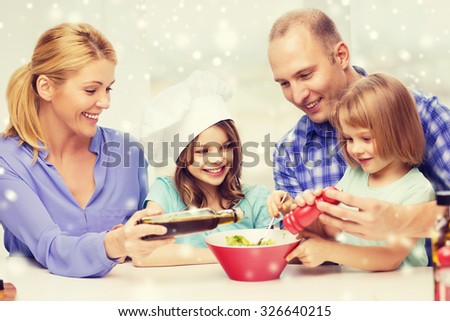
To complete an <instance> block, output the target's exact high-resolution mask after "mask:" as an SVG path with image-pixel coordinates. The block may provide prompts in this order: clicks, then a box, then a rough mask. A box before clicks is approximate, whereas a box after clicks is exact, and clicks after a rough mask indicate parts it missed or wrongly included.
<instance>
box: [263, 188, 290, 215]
mask: <svg viewBox="0 0 450 321" xmlns="http://www.w3.org/2000/svg"><path fill="white" fill-rule="evenodd" d="M286 193H287V192H285V191H281V190H280V191H273V192H272V193H270V194H269V196H267V201H266V205H267V210H268V211H269V214H270V216H271V217H278V216H280V215H279V212H281V213H282V214H283V215H285V214H287V213H289V212H290V210H291V205H292V204H293V202H294V200H293V199H292V198H291V197H290V196H289V195H287V196H286V198H285V199H284V202H283V203H281V201H282V200H283V197H284V196H285V194H286Z"/></svg>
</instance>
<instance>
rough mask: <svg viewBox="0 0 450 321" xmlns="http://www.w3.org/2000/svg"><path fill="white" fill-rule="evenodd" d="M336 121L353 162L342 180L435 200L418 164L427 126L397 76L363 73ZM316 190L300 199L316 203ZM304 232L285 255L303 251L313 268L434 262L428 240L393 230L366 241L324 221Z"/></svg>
mask: <svg viewBox="0 0 450 321" xmlns="http://www.w3.org/2000/svg"><path fill="white" fill-rule="evenodd" d="M331 122H332V124H333V126H334V127H336V129H337V131H338V133H339V137H340V138H341V140H342V141H343V144H344V150H343V153H344V156H345V158H346V160H347V162H348V163H349V165H350V167H349V168H348V169H347V170H346V172H345V174H344V176H343V177H342V178H341V180H340V181H339V182H338V184H337V186H336V187H338V188H339V189H341V190H343V191H345V192H348V193H351V194H355V195H360V196H365V197H372V198H378V199H382V200H386V201H390V202H394V203H399V204H418V203H423V202H427V201H430V200H432V199H434V191H433V188H432V186H431V184H430V183H429V182H428V180H427V179H426V178H425V177H424V176H423V175H422V173H421V172H419V170H418V169H417V168H416V166H418V165H419V164H420V163H421V162H422V158H423V152H424V146H425V140H424V134H423V130H422V126H421V123H420V120H419V117H418V114H417V109H416V106H415V104H414V100H413V98H412V97H411V95H410V93H409V91H408V89H407V88H406V87H405V86H404V85H403V84H402V83H401V82H400V81H399V80H397V79H395V78H393V77H391V76H388V75H385V74H373V75H370V76H368V77H365V78H361V79H360V80H359V81H357V82H356V83H355V84H354V85H352V86H351V87H350V88H349V89H348V91H347V92H346V93H345V94H344V95H343V97H342V98H341V100H340V101H339V102H338V103H337V104H336V108H335V110H334V114H333V116H332V118H331ZM321 192H322V191H321V190H317V191H315V193H314V195H315V196H319V195H320V194H321ZM314 195H313V193H312V192H311V191H305V192H304V193H303V196H298V197H297V199H296V201H297V204H298V205H299V206H304V205H305V204H306V203H308V204H313V201H314ZM301 235H302V236H303V237H304V238H305V240H304V241H303V242H302V243H301V244H300V245H299V246H298V247H297V248H296V249H294V250H293V251H292V252H291V253H290V254H289V255H288V256H287V258H286V259H287V260H290V259H293V258H294V257H298V259H299V260H300V261H301V262H302V263H303V264H304V265H305V266H308V267H315V266H318V265H320V264H322V263H324V262H326V261H330V262H334V263H338V264H342V265H346V266H350V267H353V268H357V269H362V270H369V271H389V270H394V269H396V268H397V267H399V266H400V265H408V266H426V265H427V261H428V259H427V254H426V250H425V247H424V239H411V238H406V237H403V236H401V235H392V236H391V237H390V238H389V239H387V240H385V241H373V240H365V239H362V238H358V237H355V236H353V235H350V234H346V233H341V232H340V231H336V230H332V229H330V228H329V227H325V226H324V225H322V224H321V223H320V222H319V221H318V220H316V221H315V222H314V223H313V224H312V225H311V226H309V227H308V228H307V229H306V230H305V231H302V233H301Z"/></svg>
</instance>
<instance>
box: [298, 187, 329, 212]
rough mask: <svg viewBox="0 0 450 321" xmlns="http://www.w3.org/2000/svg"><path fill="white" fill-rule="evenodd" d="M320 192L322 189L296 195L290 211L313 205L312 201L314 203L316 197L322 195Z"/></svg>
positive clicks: (308, 190)
mask: <svg viewBox="0 0 450 321" xmlns="http://www.w3.org/2000/svg"><path fill="white" fill-rule="evenodd" d="M322 192H323V189H321V188H317V189H316V190H315V191H312V190H310V189H307V190H305V191H303V193H301V194H298V195H297V196H296V197H295V200H294V202H293V203H292V205H291V208H290V210H291V211H292V210H293V209H295V208H296V207H297V206H300V207H303V206H306V205H314V201H315V199H316V197H318V196H320V195H322Z"/></svg>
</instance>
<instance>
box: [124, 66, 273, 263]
mask: <svg viewBox="0 0 450 321" xmlns="http://www.w3.org/2000/svg"><path fill="white" fill-rule="evenodd" d="M231 95H232V92H231V90H230V89H229V87H228V85H227V84H226V83H224V82H223V81H221V80H220V79H218V78H217V77H215V76H214V75H212V74H210V73H207V72H201V71H195V72H194V73H192V74H191V75H190V76H189V77H188V78H187V79H186V80H185V81H184V82H183V83H182V84H181V85H178V86H175V87H171V88H169V89H167V90H166V92H163V93H162V94H161V96H160V98H156V99H155V103H154V106H156V107H157V108H161V107H158V106H168V105H170V103H167V100H168V101H169V102H170V101H173V103H174V104H176V110H175V108H174V110H173V111H171V112H170V114H171V115H170V116H171V119H172V121H173V123H172V124H169V122H167V123H166V124H164V125H162V127H164V128H162V129H161V130H162V131H164V133H163V135H162V139H161V140H162V141H163V144H164V143H169V142H170V146H171V147H170V148H169V151H170V153H171V154H172V156H173V158H174V160H175V161H176V169H175V172H174V174H173V175H172V176H165V177H158V178H157V179H156V181H155V182H154V183H153V184H152V186H151V187H150V191H149V193H148V196H147V199H146V201H147V205H146V206H147V208H151V209H156V210H159V211H161V212H162V213H170V212H177V211H182V210H186V209H189V208H203V207H209V208H213V209H215V210H222V209H228V208H232V207H240V208H241V209H242V211H243V212H244V218H243V220H242V221H240V222H238V223H233V224H227V225H221V226H219V227H217V228H216V229H214V230H213V231H209V232H204V233H197V234H191V235H185V236H179V237H177V238H176V244H171V245H168V246H164V247H162V248H161V251H157V252H153V253H152V255H150V256H147V257H143V258H136V257H135V258H132V259H133V262H134V264H135V265H137V266H155V265H178V264H198V263H213V262H216V259H215V257H214V255H213V254H212V253H211V252H210V250H209V249H208V248H207V246H206V244H205V242H204V238H205V236H206V235H207V234H209V233H215V232H218V231H223V230H230V229H248V228H266V227H267V226H268V224H269V222H270V216H269V215H268V211H267V208H266V205H265V200H266V198H267V196H268V194H269V192H268V190H267V189H266V188H264V187H262V186H250V185H246V184H241V180H240V178H241V172H242V167H241V163H242V151H241V141H240V138H239V134H238V131H237V129H236V127H235V125H234V122H233V120H231V117H230V114H229V112H228V109H227V107H226V105H225V101H226V100H228V99H229V98H230V97H231ZM161 97H162V98H161ZM163 98H164V99H163ZM166 99H167V100H166ZM166 111H167V110H166ZM157 119H158V118H157ZM159 119H164V117H162V118H159ZM160 127H161V126H160ZM161 130H160V131H161ZM153 137H155V135H153ZM174 142H180V143H185V144H187V146H186V147H185V148H177V147H178V146H176V144H174ZM163 144H162V145H163ZM160 145H161V144H160ZM163 149H164V148H163ZM166 150H167V149H166Z"/></svg>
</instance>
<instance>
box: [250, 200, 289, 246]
mask: <svg viewBox="0 0 450 321" xmlns="http://www.w3.org/2000/svg"><path fill="white" fill-rule="evenodd" d="M288 195H289V194H288V192H286V193H284V195H283V198H282V199H281V204H283V203H284V201H285V200H286V198H287V196H288ZM278 214H279V215H281V216H283V214H282V213H281V212H280V211H278ZM274 221H275V216H274V217H272V219H271V220H270V223H269V226H267V229H266V232H265V233H264V235H263V237H261V238H260V239H259V241H258V243H256V245H261V243H262V241H263V240H264V239H265V238H266V236H267V234H269V231H270V229H271V228H272V225H273V222H274Z"/></svg>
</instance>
